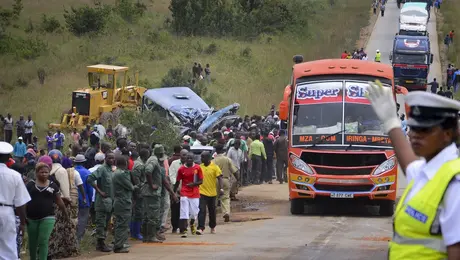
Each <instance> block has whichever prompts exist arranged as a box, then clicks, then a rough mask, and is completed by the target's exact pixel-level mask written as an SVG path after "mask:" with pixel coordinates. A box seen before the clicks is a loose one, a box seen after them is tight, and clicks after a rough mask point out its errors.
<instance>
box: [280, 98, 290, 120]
mask: <svg viewBox="0 0 460 260" xmlns="http://www.w3.org/2000/svg"><path fill="white" fill-rule="evenodd" d="M288 114H289V104H288V102H287V101H286V100H283V101H281V103H280V116H279V117H280V120H283V121H286V120H287V119H288Z"/></svg>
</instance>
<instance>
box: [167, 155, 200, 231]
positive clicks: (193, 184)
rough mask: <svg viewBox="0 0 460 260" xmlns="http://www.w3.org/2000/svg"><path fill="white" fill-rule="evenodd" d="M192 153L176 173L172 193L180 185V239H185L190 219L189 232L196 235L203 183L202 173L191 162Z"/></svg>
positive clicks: (197, 166)
mask: <svg viewBox="0 0 460 260" xmlns="http://www.w3.org/2000/svg"><path fill="white" fill-rule="evenodd" d="M193 157H194V155H193V153H191V152H189V153H188V154H187V159H186V161H185V164H184V165H182V166H181V167H180V168H179V170H178V171H177V179H176V184H175V185H174V191H177V189H178V188H179V185H180V184H181V191H180V217H179V219H180V220H179V229H180V233H181V237H183V238H186V237H187V225H188V223H187V222H188V220H189V219H190V231H191V233H192V235H195V234H196V225H195V221H196V219H197V217H198V212H199V206H200V185H201V184H202V183H203V172H202V170H201V167H200V166H199V165H198V164H195V162H194V161H193Z"/></svg>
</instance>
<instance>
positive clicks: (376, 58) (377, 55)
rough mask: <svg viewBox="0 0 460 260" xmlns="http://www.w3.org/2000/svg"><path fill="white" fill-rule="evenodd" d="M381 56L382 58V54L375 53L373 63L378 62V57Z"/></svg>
mask: <svg viewBox="0 0 460 260" xmlns="http://www.w3.org/2000/svg"><path fill="white" fill-rule="evenodd" d="M381 56H382V54H381V53H380V52H377V53H376V54H375V61H376V62H380V57H381Z"/></svg>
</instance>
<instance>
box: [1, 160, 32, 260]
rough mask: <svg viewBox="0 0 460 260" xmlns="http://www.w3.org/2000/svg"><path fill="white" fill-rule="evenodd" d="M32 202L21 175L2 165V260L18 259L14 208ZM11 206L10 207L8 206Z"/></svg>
mask: <svg viewBox="0 0 460 260" xmlns="http://www.w3.org/2000/svg"><path fill="white" fill-rule="evenodd" d="M29 201H30V196H29V192H28V191H27V189H26V186H25V184H24V181H23V180H22V177H21V174H19V173H18V172H16V171H14V170H11V169H9V168H8V167H7V166H6V165H5V164H3V163H0V204H3V206H0V230H1V232H0V260H11V259H18V251H17V245H16V217H15V215H14V208H13V207H20V206H23V205H24V204H26V203H27V202H29ZM8 205H9V206H8Z"/></svg>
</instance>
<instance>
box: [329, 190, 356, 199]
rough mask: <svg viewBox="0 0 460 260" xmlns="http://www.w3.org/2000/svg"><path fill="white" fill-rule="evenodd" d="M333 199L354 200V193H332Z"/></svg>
mask: <svg viewBox="0 0 460 260" xmlns="http://www.w3.org/2000/svg"><path fill="white" fill-rule="evenodd" d="M331 198H334V199H352V198H353V193H336V192H332V193H331Z"/></svg>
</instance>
